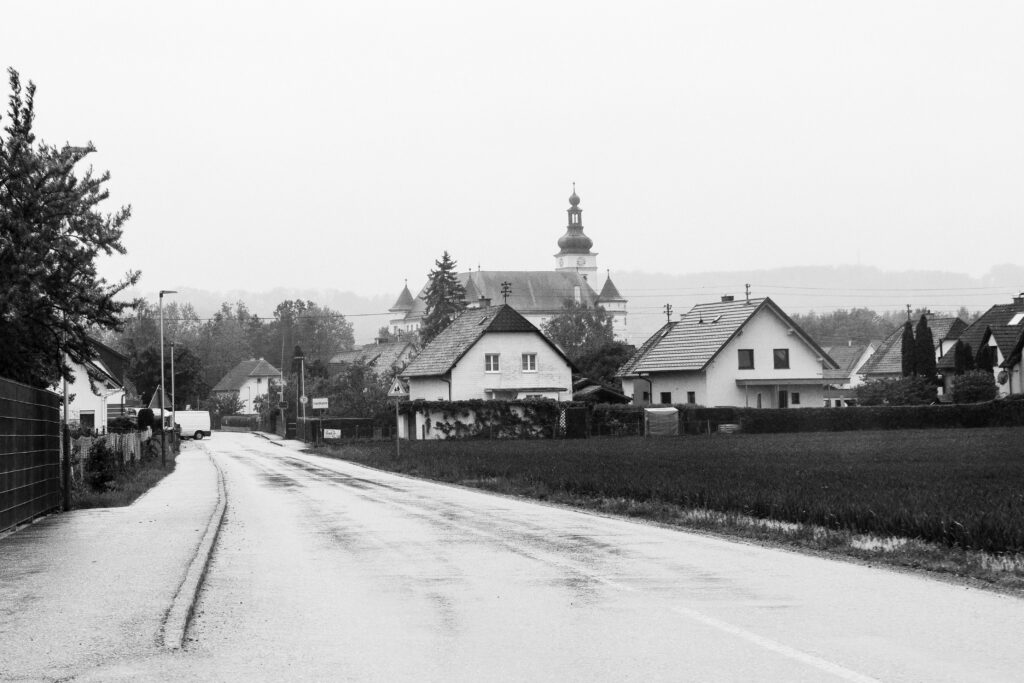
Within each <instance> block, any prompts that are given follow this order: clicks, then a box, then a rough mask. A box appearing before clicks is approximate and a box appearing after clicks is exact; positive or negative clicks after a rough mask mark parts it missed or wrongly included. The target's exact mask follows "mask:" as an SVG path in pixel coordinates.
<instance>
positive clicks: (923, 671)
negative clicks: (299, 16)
mask: <svg viewBox="0 0 1024 683" xmlns="http://www.w3.org/2000/svg"><path fill="white" fill-rule="evenodd" d="M205 445H206V447H207V448H209V449H210V451H211V453H212V454H213V457H214V458H215V460H216V462H217V463H218V464H219V465H220V467H221V468H222V470H223V473H224V476H225V483H226V491H227V514H226V517H225V522H224V525H223V527H222V529H221V533H220V537H219V539H218V542H217V545H216V547H215V550H214V555H213V560H212V563H211V565H210V567H209V571H208V573H207V576H206V581H205V584H204V587H203V589H202V591H201V593H200V598H199V602H198V604H197V606H196V613H195V618H194V620H193V622H192V625H191V628H190V630H189V632H188V639H187V641H186V646H185V648H184V649H183V650H181V651H179V652H176V653H167V654H161V655H156V656H148V655H147V656H145V657H140V658H139V659H137V660H131V659H126V660H123V661H122V662H119V663H117V664H115V665H111V666H109V667H106V668H104V669H101V670H98V671H95V672H93V673H92V674H90V675H89V676H87V677H83V679H84V680H88V679H95V680H111V679H117V678H123V679H146V678H152V679H167V680H170V679H175V680H177V679H202V680H252V679H264V680H269V679H274V680H284V679H292V680H294V679H300V678H301V679H317V680H325V679H329V680H438V681H439V680H445V681H450V680H461V681H484V680H552V681H567V680H589V681H593V680H616V681H618V680H745V681H746V680H785V681H801V680H804V681H820V680H853V681H865V680H907V681H965V680H979V681H996V680H1020V678H1021V675H1022V674H1021V663H1020V657H1021V652H1022V649H1021V637H1022V636H1021V634H1024V601H1021V600H1019V599H1015V598H1010V597H1004V596H1000V595H996V594H992V593H988V592H985V591H979V590H976V589H971V588H966V587H963V586H956V585H952V584H947V583H942V582H938V581H932V580H928V579H925V578H921V577H918V576H914V575H910V574H901V573H896V572H892V571H889V570H885V569H878V568H871V567H866V566H861V565H856V564H851V563H844V562H835V561H828V560H824V559H820V558H816V557H809V556H804V555H800V554H797V553H791V552H786V551H779V550H772V549H765V548H761V547H758V546H755V545H749V544H742V543H733V542H728V541H724V540H720V539H716V538H712V537H707V536H702V535H697V534H690V533H683V532H679V531H675V530H671V529H665V528H661V527H658V526H655V525H649V524H644V523H636V522H631V521H624V520H618V519H611V518H607V517H601V516H596V515H591V514H585V513H579V512H574V511H569V510H564V509H560V508H557V507H552V506H546V505H541V504H536V503H531V502H526V501H520V500H517V499H511V498H506V497H501V496H493V495H488V494H485V493H480V492H476V491H471V490H465V489H461V488H458V487H452V486H443V485H436V484H431V483H427V482H423V481H417V480H414V479H409V478H404V477H398V476H394V475H390V474H384V473H380V472H376V471H373V470H369V469H365V468H361V467H358V466H355V465H351V464H348V463H345V462H342V461H337V460H330V459H326V458H321V457H317V456H311V455H305V454H301V453H299V452H297V451H294V450H289V449H287V448H284V447H281V446H277V445H274V444H272V443H269V442H267V441H265V440H261V439H260V438H258V437H255V436H252V435H248V434H222V433H218V434H216V435H215V436H214V438H213V439H211V440H210V441H209V442H207V443H206V444H205Z"/></svg>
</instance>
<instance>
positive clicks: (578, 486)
mask: <svg viewBox="0 0 1024 683" xmlns="http://www.w3.org/2000/svg"><path fill="white" fill-rule="evenodd" d="M1022 435H1024V430H1022V429H1020V428H999V429H973V430H967V429H948V430H907V431H898V432H892V431H886V432H856V433H842V434H837V433H811V434H765V435H715V436H711V437H680V438H665V439H639V438H620V439H613V438H607V439H589V440H585V441H551V440H544V441H540V440H538V441H451V442H423V441H420V442H411V443H408V444H406V443H403V445H402V453H401V457H400V458H396V457H395V453H394V445H393V444H388V443H377V444H366V445H359V446H346V447H342V448H337V449H332V451H331V454H333V455H335V456H336V457H340V458H343V459H346V460H351V461H353V462H357V463H361V464H366V465H370V466H372V467H377V468H380V469H384V470H390V471H395V472H401V473H404V474H409V475H413V476H419V477H423V478H426V479H434V480H437V481H444V482H450V483H456V484H461V485H465V486H472V487H476V488H481V489H486V490H490V491H495V492H500V493H506V494H512V495H518V496H525V497H530V498H535V499H538V500H545V501H550V502H553V503H558V504H562V505H569V506H573V507H579V508H584V509H588V510H593V511H597V512H601V513H606V514H615V515H622V516H627V517H636V518H642V519H647V520H651V521H655V522H659V523H663V524H669V525H674V526H679V527H682V528H686V529H691V530H698V531H704V532H710V533H716V534H721V535H726V536H731V537H738V538H742V539H746V540H750V541H755V542H760V543H769V544H776V545H781V546H784V547H788V548H793V549H799V550H803V551H810V552H814V553H821V554H827V555H832V556H841V557H847V558H854V559H857V560H859V561H864V562H869V563H876V562H877V563H884V564H887V565H890V566H894V567H902V568H907V569H911V570H916V571H927V572H931V573H933V574H935V575H937V576H943V577H949V578H960V579H969V580H972V581H975V582H978V583H979V584H983V585H987V586H991V587H994V588H998V589H1002V590H1006V591H1010V592H1014V593H1016V594H1024V491H1022V490H1021V488H1020V485H1019V483H1020V482H1021V481H1024V454H1022V453H1020V448H1019V444H1020V442H1021V436H1022Z"/></svg>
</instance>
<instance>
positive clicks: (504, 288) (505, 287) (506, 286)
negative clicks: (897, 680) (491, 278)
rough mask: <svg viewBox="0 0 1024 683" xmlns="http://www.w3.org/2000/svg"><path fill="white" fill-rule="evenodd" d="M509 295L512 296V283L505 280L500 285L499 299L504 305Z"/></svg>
mask: <svg viewBox="0 0 1024 683" xmlns="http://www.w3.org/2000/svg"><path fill="white" fill-rule="evenodd" d="M510 294H512V283H511V282H508V281H507V280H506V281H505V282H502V283H501V298H502V299H504V300H505V303H506V304H507V303H508V297H509V295H510Z"/></svg>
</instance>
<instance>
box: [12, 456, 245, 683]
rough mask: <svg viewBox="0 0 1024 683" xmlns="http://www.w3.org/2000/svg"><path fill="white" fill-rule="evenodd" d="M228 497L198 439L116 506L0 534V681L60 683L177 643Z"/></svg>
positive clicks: (52, 517) (61, 516) (51, 518)
mask: <svg viewBox="0 0 1024 683" xmlns="http://www.w3.org/2000/svg"><path fill="white" fill-rule="evenodd" d="M226 502H227V498H226V495H225V488H224V477H223V473H222V472H221V470H220V468H219V466H218V465H217V464H216V462H214V460H213V458H212V457H211V456H210V455H209V453H208V452H207V449H206V447H205V444H203V443H202V442H188V443H186V445H185V446H184V447H183V448H182V452H181V453H180V454H179V455H178V457H177V465H176V466H175V470H174V472H172V473H171V474H169V475H168V476H167V477H165V478H164V479H163V480H162V481H161V482H160V483H159V484H158V485H157V486H155V487H154V488H153V489H151V490H150V491H149V492H147V493H146V494H145V495H143V496H142V497H140V498H139V499H138V500H137V501H135V503H134V504H132V505H129V506H127V507H122V508H100V509H93V510H76V511H73V512H69V513H64V514H56V515H50V516H48V517H45V518H43V519H41V520H38V521H37V522H36V523H34V524H31V525H28V526H26V527H23V528H21V529H19V530H18V531H17V532H15V533H13V534H9V535H7V536H6V537H4V538H0V606H2V607H0V640H2V641H3V643H4V646H3V648H0V679H3V680H22V679H26V678H31V679H37V678H40V677H45V678H49V679H61V678H66V677H68V676H73V675H76V674H80V673H82V672H83V671H85V670H88V669H91V668H93V667H97V666H102V665H103V664H105V663H108V662H110V661H116V660H117V659H119V658H122V657H124V656H126V655H128V654H131V655H135V656H137V655H139V654H140V653H144V652H147V651H148V652H157V651H160V650H166V649H170V650H175V649H179V648H180V647H181V646H182V642H183V639H184V637H185V632H186V630H187V628H188V623H189V620H190V619H191V616H192V610H193V608H194V605H195V600H196V598H197V595H198V593H199V590H200V588H201V585H202V580H203V577H204V575H205V572H206V569H207V565H208V563H209V560H210V557H211V554H212V550H213V547H214V543H215V542H216V539H217V534H218V532H219V530H220V526H221V523H222V521H223V518H224V511H225V508H226Z"/></svg>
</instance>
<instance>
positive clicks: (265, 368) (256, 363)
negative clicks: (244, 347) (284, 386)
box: [213, 358, 281, 391]
mask: <svg viewBox="0 0 1024 683" xmlns="http://www.w3.org/2000/svg"><path fill="white" fill-rule="evenodd" d="M280 376H281V371H280V370H278V369H277V368H275V367H274V366H273V365H271V364H270V363H268V362H267V361H265V360H263V359H262V358H257V359H252V360H243V361H242V362H240V363H239V364H238V365H236V366H235V367H233V368H232V369H231V370H230V371H229V372H228V374H226V375H224V377H223V378H222V379H221V380H220V381H219V382H217V385H216V386H215V387H213V391H238V390H239V389H241V388H242V387H243V386H245V383H246V382H247V381H249V378H251V377H280Z"/></svg>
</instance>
